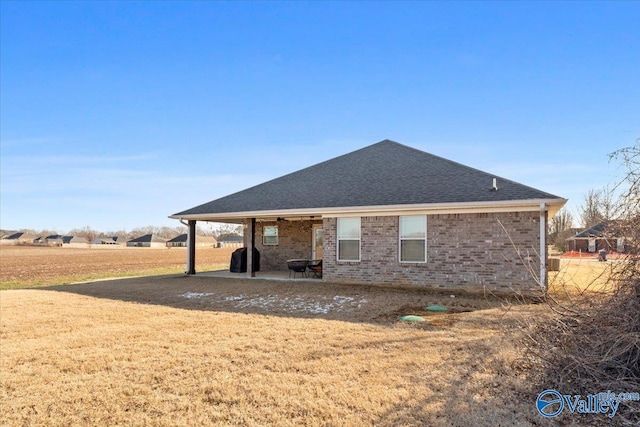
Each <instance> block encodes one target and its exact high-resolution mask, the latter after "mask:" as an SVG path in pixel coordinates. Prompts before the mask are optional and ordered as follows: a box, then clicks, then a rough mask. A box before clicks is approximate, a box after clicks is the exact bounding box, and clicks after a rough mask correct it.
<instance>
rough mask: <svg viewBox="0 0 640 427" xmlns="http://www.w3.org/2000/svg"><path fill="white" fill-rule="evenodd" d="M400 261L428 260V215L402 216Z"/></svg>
mask: <svg viewBox="0 0 640 427" xmlns="http://www.w3.org/2000/svg"><path fill="white" fill-rule="evenodd" d="M399 234H400V262H413V263H416V262H423V263H424V262H427V217H426V216H425V215H411V216H401V217H400V233H399Z"/></svg>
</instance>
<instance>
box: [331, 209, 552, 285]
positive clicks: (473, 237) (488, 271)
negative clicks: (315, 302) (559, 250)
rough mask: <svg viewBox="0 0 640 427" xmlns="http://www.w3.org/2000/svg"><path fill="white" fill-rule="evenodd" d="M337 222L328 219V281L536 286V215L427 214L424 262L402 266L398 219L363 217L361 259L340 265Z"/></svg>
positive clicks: (537, 234) (537, 257) (538, 244)
mask: <svg viewBox="0 0 640 427" xmlns="http://www.w3.org/2000/svg"><path fill="white" fill-rule="evenodd" d="M336 223H337V220H336V218H325V219H324V225H323V228H324V236H325V238H324V261H323V275H324V280H326V281H332V282H346V283H349V282H351V283H355V282H357V283H376V284H393V285H400V286H403V285H404V286H418V287H430V288H452V289H478V288H483V287H487V288H490V289H498V290H509V289H511V288H515V289H520V290H522V289H525V288H533V287H536V286H537V285H536V284H535V281H534V280H533V279H532V277H531V274H530V272H529V269H531V271H533V272H534V273H535V274H536V275H537V274H539V270H540V267H539V256H538V251H539V248H540V243H539V230H540V226H539V213H538V212H522V213H517V212H516V213H500V214H447V215H428V216H427V262H426V263H424V264H407V263H402V264H401V263H400V262H399V254H398V245H399V242H398V217H397V216H376V217H362V220H361V227H362V228H361V230H362V237H361V261H360V262H355V263H353V262H337V261H336ZM501 224H502V225H501ZM503 226H504V228H503ZM505 230H506V231H505ZM507 233H508V234H507ZM512 242H513V243H512Z"/></svg>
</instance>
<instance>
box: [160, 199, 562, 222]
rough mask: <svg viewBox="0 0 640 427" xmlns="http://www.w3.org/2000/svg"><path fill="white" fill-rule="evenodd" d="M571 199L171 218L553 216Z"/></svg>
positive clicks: (246, 212)
mask: <svg viewBox="0 0 640 427" xmlns="http://www.w3.org/2000/svg"><path fill="white" fill-rule="evenodd" d="M566 202H567V200H566V199H531V200H513V201H512V200H508V201H501V202H468V203H425V204H412V205H387V206H347V207H329V208H310V209H283V210H270V211H245V212H228V213H217V214H216V213H212V214H191V215H171V216H170V217H169V218H173V219H185V220H196V221H212V222H232V223H237V222H241V221H242V220H244V219H245V218H261V219H270V218H273V219H277V218H283V217H311V216H313V217H318V219H320V218H337V217H348V216H386V215H399V214H403V215H412V214H413V215H415V214H427V215H434V214H463V213H491V212H495V213H500V212H534V211H539V210H540V204H541V203H544V204H545V205H546V206H547V208H548V210H549V216H550V218H551V217H553V215H555V213H556V212H557V211H558V210H559V209H560V208H561V207H562V206H564V204H565V203H566Z"/></svg>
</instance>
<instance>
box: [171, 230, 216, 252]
mask: <svg viewBox="0 0 640 427" xmlns="http://www.w3.org/2000/svg"><path fill="white" fill-rule="evenodd" d="M187 240H188V235H187V234H186V233H185V234H181V235H179V236H176V237H174V238H173V239H171V240H169V241H167V247H168V248H176V247H185V248H186V247H187ZM217 244H218V241H217V240H216V238H215V237H213V236H196V246H200V247H207V246H208V247H216V245H217Z"/></svg>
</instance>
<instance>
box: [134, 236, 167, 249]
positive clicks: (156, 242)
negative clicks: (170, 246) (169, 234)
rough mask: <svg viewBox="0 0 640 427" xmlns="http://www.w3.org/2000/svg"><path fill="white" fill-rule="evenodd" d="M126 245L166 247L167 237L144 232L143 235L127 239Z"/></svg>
mask: <svg viewBox="0 0 640 427" xmlns="http://www.w3.org/2000/svg"><path fill="white" fill-rule="evenodd" d="M127 247H134V248H135V247H139V248H166V247H167V239H163V238H162V237H160V236H156V235H155V234H145V235H144V236H140V237H137V238H135V239H131V240H129V241H128V242H127Z"/></svg>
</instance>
